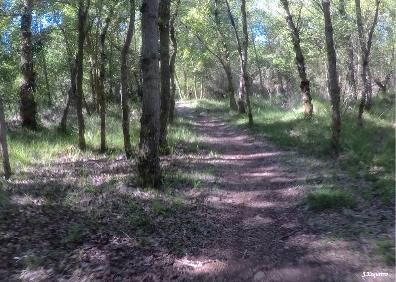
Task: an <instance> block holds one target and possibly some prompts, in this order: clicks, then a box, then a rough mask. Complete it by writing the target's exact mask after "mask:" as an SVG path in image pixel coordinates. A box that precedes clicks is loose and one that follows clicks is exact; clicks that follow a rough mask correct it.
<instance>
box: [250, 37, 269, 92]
mask: <svg viewBox="0 0 396 282" xmlns="http://www.w3.org/2000/svg"><path fill="white" fill-rule="evenodd" d="M251 34H252V43H253V51H254V55H255V59H256V65H257V68H258V71H259V79H260V92H261V94H263V95H265V94H267V95H268V91H267V89H266V88H265V86H264V79H263V72H262V69H261V66H260V62H259V57H258V53H257V48H256V40H255V39H254V35H253V31H252V32H251Z"/></svg>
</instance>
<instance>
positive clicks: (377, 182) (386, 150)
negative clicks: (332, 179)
mask: <svg viewBox="0 0 396 282" xmlns="http://www.w3.org/2000/svg"><path fill="white" fill-rule="evenodd" d="M313 103H314V116H313V117H312V118H311V119H306V118H304V114H303V108H302V105H300V104H297V105H295V106H288V107H281V106H280V103H277V102H276V101H275V102H274V103H272V104H270V102H269V101H268V100H265V99H258V98H253V99H252V109H253V117H254V126H253V127H252V128H251V130H252V131H254V132H255V133H256V134H257V135H259V136H263V137H265V138H267V139H269V140H271V141H272V142H273V143H275V144H277V145H278V146H280V147H282V148H285V149H292V150H296V151H298V152H300V153H302V154H304V155H307V156H309V157H314V158H319V159H324V160H327V159H329V157H330V156H331V153H332V150H331V146H330V137H331V109H330V102H329V101H325V100H323V99H320V98H318V97H314V100H313ZM199 106H200V107H202V108H205V109H208V110H209V111H211V112H213V113H218V112H225V111H226V109H228V104H227V101H225V100H222V101H212V100H202V101H200V102H199ZM393 109H394V102H393V99H391V98H390V95H389V94H382V96H381V95H380V96H378V97H374V99H373V107H372V109H371V110H370V112H369V113H365V114H364V126H363V128H360V127H358V126H357V107H353V108H351V109H349V110H348V111H345V112H343V115H342V130H341V147H342V151H341V154H340V157H339V160H338V164H339V168H340V169H341V170H342V171H346V172H348V173H349V175H350V176H351V177H352V178H355V179H362V180H364V181H365V182H366V183H367V184H368V185H367V186H368V187H370V188H367V189H368V190H369V191H366V193H367V194H369V195H371V196H372V197H377V198H379V199H381V200H383V201H384V202H385V203H388V204H392V203H393V202H394V198H395V189H394V186H395V181H394V173H395V138H394V127H393V124H394V123H395V116H394V111H393ZM226 112H228V110H227V111H226ZM229 117H230V119H231V123H232V124H234V125H235V126H239V127H247V117H246V116H245V115H238V114H236V113H232V114H231V115H229ZM332 184H334V183H332Z"/></svg>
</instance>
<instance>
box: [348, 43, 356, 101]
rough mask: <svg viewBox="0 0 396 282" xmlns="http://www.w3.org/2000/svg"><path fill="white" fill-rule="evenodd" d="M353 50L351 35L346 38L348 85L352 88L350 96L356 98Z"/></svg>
mask: <svg viewBox="0 0 396 282" xmlns="http://www.w3.org/2000/svg"><path fill="white" fill-rule="evenodd" d="M354 61H355V51H354V50H353V40H352V36H349V39H348V76H347V80H348V86H349V89H351V90H352V97H353V99H354V100H355V101H356V100H357V88H356V76H355V63H354Z"/></svg>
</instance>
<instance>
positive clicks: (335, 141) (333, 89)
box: [322, 0, 341, 153]
mask: <svg viewBox="0 0 396 282" xmlns="http://www.w3.org/2000/svg"><path fill="white" fill-rule="evenodd" d="M322 7H323V15H324V20H325V37H326V49H327V61H328V68H327V70H328V76H329V81H328V86H329V93H330V98H331V106H332V125H331V129H332V138H331V141H332V146H333V148H334V150H335V152H336V153H338V151H339V147H340V132H341V116H340V87H339V85H338V73H337V57H336V52H335V48H334V39H333V25H332V22H331V14H330V0H322Z"/></svg>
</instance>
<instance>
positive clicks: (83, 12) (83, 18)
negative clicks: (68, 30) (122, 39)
mask: <svg viewBox="0 0 396 282" xmlns="http://www.w3.org/2000/svg"><path fill="white" fill-rule="evenodd" d="M84 2H85V1H84V0H79V7H78V51H77V56H76V63H77V64H76V65H77V67H76V109H77V123H78V146H79V148H80V149H81V150H85V149H86V143H85V136H84V134H85V123H84V115H83V110H82V108H83V95H84V94H83V87H82V86H83V85H82V83H83V76H84V73H83V71H84V68H83V61H84V41H85V26H86V22H87V16H88V9H89V5H90V0H87V4H86V6H85V7H84Z"/></svg>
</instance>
